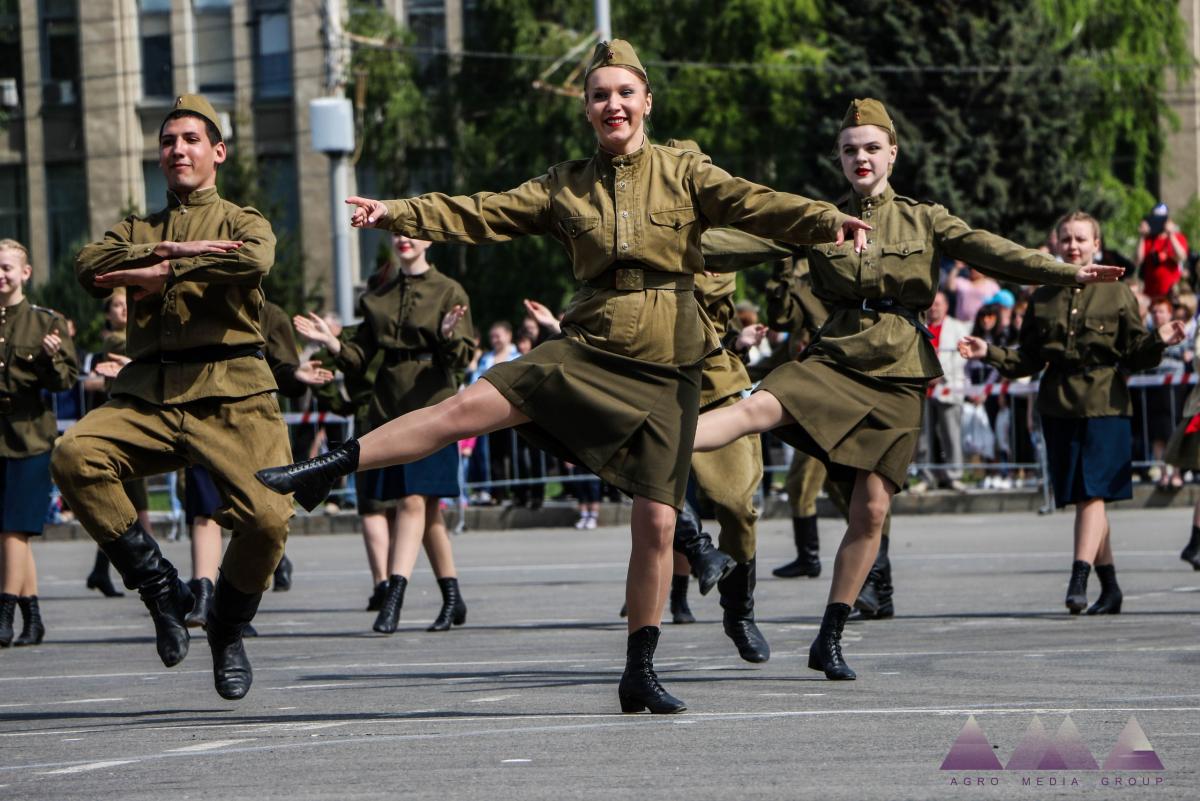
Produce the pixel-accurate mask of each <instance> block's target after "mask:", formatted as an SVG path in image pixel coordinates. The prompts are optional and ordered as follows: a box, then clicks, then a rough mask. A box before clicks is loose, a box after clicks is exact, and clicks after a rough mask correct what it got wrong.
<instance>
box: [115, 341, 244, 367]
mask: <svg viewBox="0 0 1200 801" xmlns="http://www.w3.org/2000/svg"><path fill="white" fill-rule="evenodd" d="M243 356H254V357H256V358H259V359H261V358H263V352H262V348H261V347H259V346H258V345H201V346H199V347H195V348H181V349H180V350H160V351H159V352H158V353H147V354H146V355H145V356H139V357H137V358H136V359H134V361H135V362H137V363H138V364H210V363H212V362H226V361H229V360H230V359H240V358H242V357H243Z"/></svg>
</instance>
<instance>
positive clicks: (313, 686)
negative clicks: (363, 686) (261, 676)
mask: <svg viewBox="0 0 1200 801" xmlns="http://www.w3.org/2000/svg"><path fill="white" fill-rule="evenodd" d="M354 686H355V685H354V684H353V683H351V682H348V681H334V682H329V683H327V684H289V685H287V686H285V687H267V688H266V689H267V690H270V691H278V690H329V689H332V688H334V687H354Z"/></svg>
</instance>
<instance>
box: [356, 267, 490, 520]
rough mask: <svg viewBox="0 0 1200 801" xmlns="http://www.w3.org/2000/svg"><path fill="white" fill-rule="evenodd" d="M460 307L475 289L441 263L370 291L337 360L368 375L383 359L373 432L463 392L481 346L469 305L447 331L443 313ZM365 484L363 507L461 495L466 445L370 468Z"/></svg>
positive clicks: (370, 416)
mask: <svg viewBox="0 0 1200 801" xmlns="http://www.w3.org/2000/svg"><path fill="white" fill-rule="evenodd" d="M455 306H464V307H469V303H468V299H467V293H466V292H465V291H464V290H463V288H462V286H461V285H460V284H459V283H458V282H457V281H455V280H454V279H453V278H450V277H449V276H447V275H444V274H443V273H441V272H440V271H439V270H438V269H437V268H436V267H433V266H430V267H429V269H428V270H426V271H425V272H423V273H420V274H418V275H407V274H405V273H404V272H403V271H402V270H399V269H397V270H396V271H395V274H394V275H393V276H391V277H390V278H389V279H388V280H385V281H383V282H381V283H380V284H379V285H378V286H375V287H373V288H370V289H368V290H367V292H365V293H364V294H363V296H362V298H361V299H360V300H359V304H358V311H359V315H360V316H361V317H362V323H361V324H360V325H359V326H358V327H357V329H355V332H354V335H353V337H352V338H350V339H349V341H347V342H344V343H343V344H342V348H341V350H340V351H339V352H338V354H337V356H336V357H334V362H335V364H336V365H337V366H338V367H339V368H340V369H341V370H342V371H343V372H344V373H345V374H346V375H347V376H357V377H361V376H362V375H364V374H365V372H366V371H367V369H368V367H369V366H370V365H371V364H372V362H373V361H374V360H375V358H376V357H377V356H382V361H381V362H380V364H379V366H378V368H377V369H376V372H375V380H374V387H373V391H372V392H371V395H370V400H369V402H368V406H367V425H368V430H370V429H373V428H375V427H377V426H380V425H383V424H384V423H386V422H387V421H388V420H391V419H392V418H393V417H399V416H400V415H402V414H406V413H408V412H411V411H414V410H416V409H423V408H425V407H426V406H432V405H434V404H436V403H440V402H441V401H443V400H445V399H446V398H449V397H452V396H453V395H454V393H455V392H457V391H458V379H457V376H458V375H459V374H461V373H462V371H463V370H464V369H465V368H466V366H467V365H468V364H469V363H470V361H471V355H472V352H473V350H474V338H473V334H474V328H473V326H472V325H471V315H470V311H469V310H468V312H467V313H466V314H465V315H463V317H462V319H461V320H459V321H458V323H456V324H455V327H454V330H452V331H451V332H450V336H448V337H447V336H443V335H442V318H444V317H445V316H446V314H447V313H448V312H450V311H451V310H452V309H453V308H454V307H455ZM357 484H358V492H359V495H360V496H363V497H365V498H366V499H367V500H368V501H369V502H368V503H366V504H360V508H366V509H370V510H371V511H383V510H384V509H386V508H390V507H391V506H394V505H395V502H396V501H397V499H399V498H401V497H404V496H405V495H430V496H440V497H455V496H457V495H458V493H459V483H458V445H457V443H451V444H450V445H447V446H446V447H444V448H442V449H441V450H439V451H437V452H436V453H432V454H430V455H429V456H427V457H425V458H424V459H420V460H418V461H416V462H412V463H410V464H405V465H394V466H391V467H385V468H380V469H376V470H365V471H363V472H362V473H360V474H359V477H358V482H357Z"/></svg>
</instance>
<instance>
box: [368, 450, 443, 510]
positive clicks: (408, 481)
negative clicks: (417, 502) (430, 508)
mask: <svg viewBox="0 0 1200 801" xmlns="http://www.w3.org/2000/svg"><path fill="white" fill-rule="evenodd" d="M355 485H356V487H357V490H358V495H359V497H360V498H367V499H370V500H372V501H392V500H395V499H396V498H403V497H404V496H405V495H431V496H434V497H437V498H457V497H458V493H459V484H458V443H456V442H453V443H451V444H449V445H447V446H446V447H444V448H442V449H441V450H440V451H437V452H436V453H431V454H430V455H429V456H426V457H425V458H424V459H421V460H419V461H416V462H412V463H410V464H398V465H393V466H391V467H380V468H376V469H374V470H364V471H362V472H361V473H359V474H358V476H357V478H356V479H355Z"/></svg>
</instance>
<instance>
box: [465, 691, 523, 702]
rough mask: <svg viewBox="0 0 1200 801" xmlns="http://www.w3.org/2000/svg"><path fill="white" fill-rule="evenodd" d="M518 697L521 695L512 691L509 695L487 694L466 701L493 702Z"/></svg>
mask: <svg viewBox="0 0 1200 801" xmlns="http://www.w3.org/2000/svg"><path fill="white" fill-rule="evenodd" d="M520 697H521V694H520V693H513V694H511V695H489V696H487V697H486V698H471V699H468V700H467V703H468V704H492V703H495V702H496V701H507V700H508V699H509V698H520Z"/></svg>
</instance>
